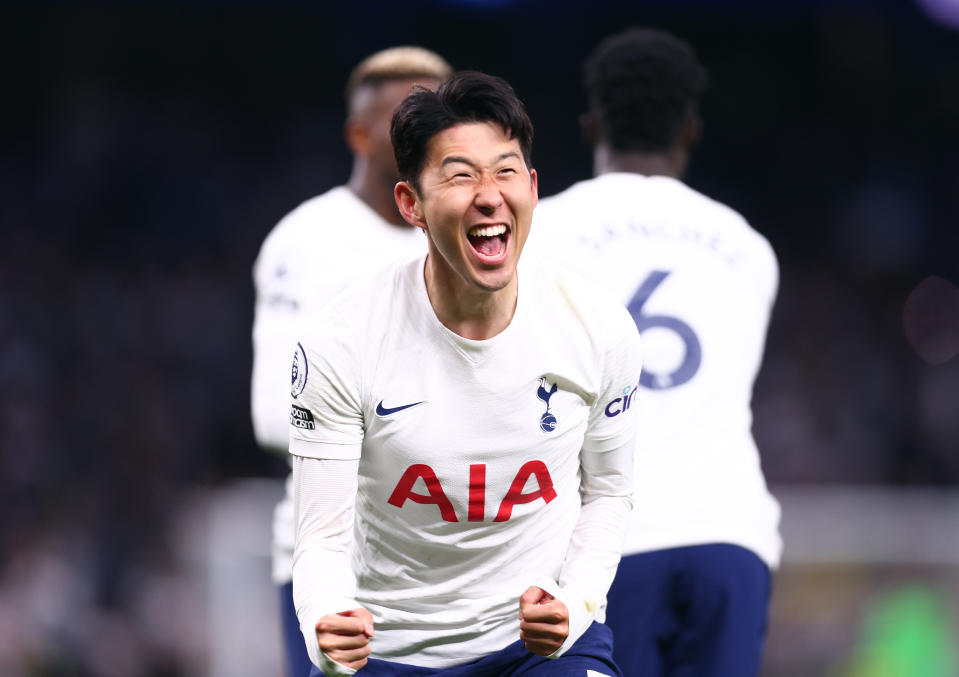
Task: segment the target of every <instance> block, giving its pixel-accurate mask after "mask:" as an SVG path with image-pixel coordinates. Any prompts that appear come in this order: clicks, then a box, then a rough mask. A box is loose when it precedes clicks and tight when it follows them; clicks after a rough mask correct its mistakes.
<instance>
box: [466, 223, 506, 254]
mask: <svg viewBox="0 0 959 677" xmlns="http://www.w3.org/2000/svg"><path fill="white" fill-rule="evenodd" d="M467 239H468V240H469V243H470V246H471V247H472V248H473V251H474V252H475V253H476V255H477V256H478V257H479V259H480V260H482V261H488V262H491V263H495V262H497V261H499V260H501V259H502V258H503V257H504V256H505V255H506V248H507V247H506V245H507V243H508V242H509V228H507V227H506V225H504V224H502V223H500V224H497V225H495V226H474V227H472V228H470V230H469V233H467Z"/></svg>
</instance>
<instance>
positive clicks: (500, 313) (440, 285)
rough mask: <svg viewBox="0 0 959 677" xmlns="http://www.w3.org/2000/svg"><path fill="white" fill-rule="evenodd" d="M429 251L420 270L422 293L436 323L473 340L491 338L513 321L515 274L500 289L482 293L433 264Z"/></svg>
mask: <svg viewBox="0 0 959 677" xmlns="http://www.w3.org/2000/svg"><path fill="white" fill-rule="evenodd" d="M437 257H438V254H436V253H435V252H433V251H431V252H430V253H429V255H428V256H427V257H426V267H425V269H424V271H423V275H424V279H425V281H426V293H427V294H428V295H429V299H430V305H432V306H433V312H435V313H436V317H437V319H438V320H439V321H440V323H441V324H442V325H443V326H444V327H446V328H447V329H449V330H450V331H452V332H453V333H454V334H457V335H459V336H462V337H463V338H467V339H472V340H474V341H482V340H485V339H489V338H493V337H494V336H496V335H497V334H499V333H500V332H502V331H503V330H504V329H506V327H508V326H509V324H510V322H511V321H512V320H513V315H514V313H515V312H516V299H517V298H518V289H519V285H518V277H519V273H516V274H515V275H514V276H513V279H512V280H511V281H510V282H509V284H507V285H506V286H505V287H503V288H502V289H499V290H497V291H492V292H491V291H486V290H484V289H478V288H476V287H473V286H470V285H468V284H467V283H466V282H465V281H464V280H463V279H462V278H461V277H459V276H458V275H456V274H455V273H452V271H450V270H449V269H448V268H446V267H445V266H440V265H436V259H437Z"/></svg>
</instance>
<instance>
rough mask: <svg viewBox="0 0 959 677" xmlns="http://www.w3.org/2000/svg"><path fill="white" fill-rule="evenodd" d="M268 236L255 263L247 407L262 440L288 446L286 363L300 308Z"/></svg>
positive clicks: (289, 277) (289, 363)
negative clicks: (251, 373) (250, 364)
mask: <svg viewBox="0 0 959 677" xmlns="http://www.w3.org/2000/svg"><path fill="white" fill-rule="evenodd" d="M281 244H282V243H281V242H279V241H277V240H273V239H268V240H267V241H266V243H265V244H264V246H263V249H262V251H261V253H260V256H259V257H258V258H257V261H256V264H255V266H254V269H253V284H254V286H255V288H256V305H255V308H254V316H253V377H252V382H251V388H250V408H251V413H252V418H253V432H254V434H255V436H256V441H257V443H259V445H260V446H262V447H265V448H268V449H273V450H276V451H282V452H286V450H287V448H288V446H289V430H290V369H291V366H292V361H293V350H294V347H295V346H296V339H295V337H296V335H297V331H298V328H299V323H300V318H301V316H302V308H301V307H300V306H301V303H300V299H299V298H298V294H297V293H296V291H297V290H296V286H295V282H294V281H293V273H292V271H289V270H286V266H287V264H286V262H285V261H284V259H283V258H282V257H281V256H280V255H279V252H278V251H277V250H278V249H279V248H281Z"/></svg>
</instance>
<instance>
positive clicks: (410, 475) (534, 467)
mask: <svg viewBox="0 0 959 677" xmlns="http://www.w3.org/2000/svg"><path fill="white" fill-rule="evenodd" d="M530 477H535V478H536V482H537V484H539V489H537V490H536V491H532V492H530V493H528V494H524V493H523V489H524V487H526V482H527V481H528V480H529V478H530ZM417 479H422V480H423V482H424V483H425V484H426V490H427V491H428V492H429V493H428V494H417V493H414V492H413V485H414V484H415V483H416V480H417ZM469 492H470V493H469V504H468V512H467V516H466V519H467V521H469V522H482V521H483V519H484V517H485V516H486V464H485V463H478V464H475V465H470V489H469ZM537 498H542V499H543V500H544V501H545V502H547V503H549V502H550V501H552V500H553V499H554V498H556V490H555V489H553V478H552V477H550V475H549V470H547V468H546V464H545V463H543V462H542V461H528V462H526V463H524V464H523V467H521V468H520V469H519V472H517V473H516V477H514V478H513V482H512V484H510V487H509V491H507V492H506V495H505V496H504V497H503V500H502V501H501V502H500V504H499V510H498V511H497V512H496V518H495V519H494V520H493V521H494V522H505V521H506V520H508V519H509V518H510V515H512V514H513V506H514V505H517V504H518V503H530V502H532V501H535V500H536V499H537ZM406 499H409V500H411V501H413V502H414V503H420V504H433V505H435V506H436V507H438V508H439V509H440V515H442V516H443V519H444V520H446V521H447V522H458V521H459V520H457V519H456V511H455V510H453V504H452V503H451V502H450V499H448V498H447V497H446V492H445V491H443V487H442V485H441V484H440V481H439V479H437V477H436V473H435V472H433V469H432V468H431V467H429V466H428V465H425V464H423V463H417V464H415V465H411V466H410V467H409V468H407V469H406V472H404V473H403V476H402V477H401V478H400V481H399V482H397V484H396V488H395V489H393V493H392V495H390V500H389V503H390V505H395V506H396V507H397V508H402V507H403V504H404V503H405V502H406Z"/></svg>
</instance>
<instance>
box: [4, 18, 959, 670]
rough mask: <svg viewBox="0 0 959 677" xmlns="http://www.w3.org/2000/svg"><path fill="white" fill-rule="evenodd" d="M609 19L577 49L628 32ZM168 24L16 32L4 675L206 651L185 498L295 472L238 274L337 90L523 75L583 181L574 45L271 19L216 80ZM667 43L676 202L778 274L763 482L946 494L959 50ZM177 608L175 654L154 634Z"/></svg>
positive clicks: (951, 431) (536, 113)
mask: <svg viewBox="0 0 959 677" xmlns="http://www.w3.org/2000/svg"><path fill="white" fill-rule="evenodd" d="M157 11H158V10H157ZM169 11H170V12H174V10H169ZM297 11H303V10H302V9H299V10H297ZM465 11H466V10H464V12H465ZM469 11H470V12H478V11H479V10H476V9H471V10H469ZM499 11H501V12H505V11H506V10H502V9H501V10H499ZM176 12H183V13H187V12H186V10H183V9H181V10H176ZM289 13H290V10H289V8H287V14H289ZM608 14H609V15H608V16H607V15H605V14H600V15H599V16H597V17H596V19H595V22H594V24H595V25H592V24H591V25H590V27H589V28H585V29H584V31H586V32H587V33H589V31H592V34H594V35H595V36H596V38H597V39H598V38H599V37H601V36H602V35H603V34H604V32H606V31H607V29H610V30H611V29H613V28H616V27H618V25H619V24H621V23H622V17H617V16H614V15H613V14H612V13H611V11H610V12H608ZM164 16H165V18H164V22H165V23H164V25H165V26H166V27H167V28H168V29H169V30H180V31H181V32H180V33H176V34H174V35H172V36H171V35H164V34H163V31H162V30H159V31H157V30H154V31H149V30H147V29H146V26H147V25H148V24H150V23H151V17H150V16H148V13H146V14H145V15H144V16H141V17H139V19H138V22H139V23H137V22H132V19H131V18H130V17H129V16H126V17H125V18H124V17H120V18H115V20H114V23H115V24H116V25H112V24H110V22H106V25H105V26H104V25H102V23H103V22H102V21H101V20H102V19H103V17H102V16H101V17H100V18H99V19H97V18H95V17H94V18H86V19H83V21H81V22H80V23H81V24H82V26H81V27H82V28H83V29H84V31H85V32H84V31H80V34H81V35H86V36H88V37H89V36H90V35H91V34H94V33H95V32H96V29H97V28H101V29H103V30H106V31H108V32H109V31H110V30H112V31H113V33H112V34H110V35H112V36H113V37H116V36H117V35H120V34H122V33H124V30H125V29H124V28H123V27H124V26H128V27H130V28H131V32H132V33H133V35H127V36H126V38H125V39H124V40H120V41H116V42H113V43H111V42H110V40H109V39H106V40H103V41H100V40H98V41H96V45H97V46H96V47H90V45H87V44H86V43H85V41H84V39H82V38H81V37H77V35H76V34H75V33H74V31H73V30H71V27H72V26H74V25H75V23H76V21H77V20H78V18H77V16H76V15H75V14H72V13H71V14H69V15H66V13H65V14H64V15H63V16H61V15H60V14H58V13H57V11H56V5H54V6H53V7H46V8H45V9H42V10H35V11H32V12H28V11H26V10H24V11H23V14H22V16H19V17H17V21H13V22H9V21H8V22H7V27H6V28H5V29H3V31H4V32H5V33H9V35H7V37H8V38H9V40H6V41H5V42H6V47H4V49H5V50H10V49H13V50H16V49H18V48H21V47H22V48H23V50H24V53H23V57H24V58H23V61H22V62H21V63H24V64H25V65H24V68H23V70H22V71H20V72H18V73H16V74H14V82H15V83H20V84H22V85H23V86H24V87H25V91H27V92H28V95H29V99H27V100H25V101H24V102H22V105H21V106H20V107H18V108H14V109H12V110H9V109H8V110H5V111H4V112H3V113H2V116H3V118H2V119H3V123H4V124H3V126H4V127H5V130H4V136H5V137H6V136H7V135H9V137H10V138H9V139H8V140H5V142H4V144H3V148H0V223H2V245H0V514H2V515H3V519H2V520H0V673H2V674H4V675H12V676H15V675H61V674H63V675H134V674H142V675H178V674H184V673H183V667H182V660H183V659H182V654H183V652H184V651H192V650H195V647H190V646H189V639H188V638H189V636H190V632H189V628H190V623H191V620H190V619H189V618H184V617H182V616H184V615H185V614H184V613H183V609H189V608H191V606H190V603H189V602H190V601H189V600H186V599H182V596H183V591H181V590H178V589H177V588H176V586H175V585H172V584H170V580H171V577H172V576H174V575H175V573H176V571H175V569H176V566H177V563H176V562H175V561H174V558H173V556H172V554H171V548H170V538H171V536H170V529H171V524H170V516H171V514H173V513H174V512H175V511H176V508H177V506H178V505H179V503H180V502H181V501H182V500H184V497H185V496H186V495H187V494H188V492H189V491H191V490H192V489H193V488H194V487H196V486H211V487H212V486H217V485H219V484H222V483H225V482H229V481H230V480H231V479H233V478H237V477H245V476H268V477H280V476H282V474H283V473H284V462H283V460H282V459H279V458H271V457H269V456H267V455H266V454H265V453H263V452H262V451H260V450H259V449H257V448H256V446H255V444H254V442H253V438H252V431H251V426H250V421H249V376H250V359H251V350H250V327H251V323H252V303H253V298H252V285H251V281H250V272H251V266H252V263H253V259H254V257H255V255H256V252H257V249H258V247H259V244H260V242H261V241H262V238H263V237H264V236H265V235H266V233H267V232H268V230H269V229H270V228H271V227H272V225H273V224H274V223H275V222H276V220H277V219H278V218H279V217H281V216H282V215H283V214H284V213H285V212H286V211H288V210H289V209H290V208H291V207H292V206H294V205H295V204H297V203H298V202H299V201H301V200H303V199H306V198H307V197H310V196H312V195H315V194H318V193H319V192H321V191H323V190H325V189H327V188H329V187H331V186H332V185H335V184H337V183H340V182H342V181H343V180H344V179H345V178H346V172H347V167H348V160H347V155H346V150H345V148H344V147H343V144H342V142H341V122H342V114H343V103H342V95H341V89H342V88H341V83H342V82H343V79H344V77H345V73H346V72H347V71H348V69H349V68H350V67H351V66H352V65H353V64H354V63H355V61H356V59H357V58H358V57H359V56H362V55H363V54H364V53H366V52H368V51H371V50H372V49H375V48H380V47H383V46H387V45H389V44H395V43H396V42H398V41H401V42H414V41H418V42H422V43H424V44H426V46H429V47H432V48H436V49H437V50H438V51H440V52H441V53H443V54H444V55H445V56H447V58H448V59H449V60H450V61H451V62H452V63H453V64H454V66H460V67H481V68H485V69H487V70H490V71H491V72H495V73H497V74H500V75H503V76H505V77H507V78H509V79H511V80H512V81H513V82H514V85H515V86H516V88H517V91H518V93H519V94H520V96H521V98H524V100H526V102H527V105H528V107H529V109H530V113H531V116H532V118H533V122H534V124H536V123H537V122H538V120H543V126H542V128H540V129H538V136H537V139H536V142H535V144H534V163H535V164H536V165H537V167H538V168H539V171H540V175H541V181H542V184H541V188H542V192H543V194H550V193H553V192H557V191H558V190H560V189H562V188H563V187H565V185H567V184H568V183H569V182H571V181H574V180H577V179H580V178H586V177H587V176H588V174H589V172H590V167H589V165H588V154H587V151H586V149H585V146H583V144H582V143H581V141H580V139H579V138H578V136H577V135H576V126H575V125H576V116H577V115H578V114H579V113H580V112H581V110H582V108H581V107H580V106H581V102H580V100H579V99H578V98H577V97H574V96H572V95H570V94H569V91H570V89H571V88H572V87H573V83H575V82H576V78H577V77H578V71H577V70H576V68H577V61H578V59H579V58H580V56H581V55H582V54H584V53H585V51H586V50H587V49H588V48H589V47H591V46H592V42H590V41H587V40H586V39H585V38H584V37H581V38H580V41H579V42H581V43H582V44H581V45H579V43H575V44H576V45H578V46H581V47H582V49H581V50H580V51H579V52H576V51H575V50H573V53H567V54H565V55H563V56H557V58H556V59H555V60H554V61H550V60H549V59H546V58H545V57H544V56H543V53H547V54H548V53H549V50H558V44H559V43H558V42H549V40H548V38H546V37H542V36H537V35H533V34H526V35H523V34H521V33H520V31H521V30H523V29H524V28H527V27H529V26H527V24H525V23H523V22H518V23H517V24H516V25H514V26H513V27H512V29H511V30H509V31H505V32H504V35H502V36H500V38H498V39H500V40H502V41H503V46H504V47H505V46H506V45H510V44H512V47H511V49H513V50H514V52H513V54H515V47H516V44H518V42H512V43H511V42H510V41H511V40H513V41H519V40H522V41H524V42H527V43H530V47H531V49H532V48H536V49H532V51H534V52H535V51H537V50H540V53H539V56H537V57H530V58H529V60H527V61H519V60H510V59H506V58H504V59H503V60H502V61H496V60H491V61H489V62H488V63H487V62H483V61H482V60H480V59H478V57H476V55H475V50H478V49H479V47H475V46H474V47H469V46H463V45H457V42H456V39H455V32H456V30H461V29H460V28H457V29H455V30H451V31H449V33H448V34H441V33H436V34H433V35H436V36H437V37H436V38H435V39H434V40H430V39H429V36H427V35H419V34H416V33H415V32H412V30H413V29H412V28H410V30H411V33H410V34H409V35H407V36H404V37H403V39H402V40H395V39H393V40H390V39H387V38H386V37H385V35H388V34H386V33H384V31H382V30H380V31H373V32H372V33H371V34H370V35H369V36H367V42H365V43H363V44H359V45H356V46H354V47H352V48H351V49H350V50H346V51H345V52H344V53H342V54H339V53H338V54H334V53H332V52H331V50H332V49H333V48H332V47H329V46H324V44H322V41H321V40H317V41H316V43H315V44H313V45H312V46H303V47H301V48H299V51H297V52H296V53H295V54H292V53H291V52H290V51H289V49H287V51H285V52H284V51H283V43H284V34H283V30H282V29H283V27H284V26H287V27H290V26H292V25H293V24H295V23H297V21H298V18H297V16H293V17H290V16H287V17H286V22H287V23H286V24H278V25H277V26H273V28H274V30H272V31H271V30H264V31H263V32H262V34H260V35H259V40H260V42H261V43H262V44H260V43H257V44H256V50H255V51H254V54H253V55H250V54H248V53H247V51H246V50H247V49H249V48H250V44H251V43H249V42H247V43H245V44H243V45H239V44H238V45H237V46H236V49H235V50H234V51H229V52H228V53H227V52H223V53H218V56H215V58H213V61H214V63H215V64H219V65H218V66H216V67H212V66H209V65H202V64H201V63H200V61H201V60H202V59H204V57H205V54H206V52H205V51H204V50H205V49H208V48H209V49H218V50H221V51H222V50H224V49H225V48H224V45H227V44H229V40H227V39H226V38H224V37H223V36H222V34H219V37H218V38H216V39H215V40H214V42H215V47H209V46H208V45H207V44H206V43H205V42H204V40H205V38H204V34H203V33H202V31H200V30H199V29H196V30H194V32H192V33H191V32H190V31H189V30H187V29H186V28H182V29H177V26H179V24H178V23H177V22H176V21H175V20H174V19H172V18H170V17H168V16H166V15H164ZM456 16H457V15H455V13H453V12H451V13H450V17H453V18H450V19H449V20H450V21H453V19H454V18H456ZM7 18H8V19H9V18H11V16H7ZM300 18H302V17H300ZM341 18H342V17H341ZM353 18H355V17H353ZM467 18H469V17H467ZM202 20H203V21H204V22H205V23H204V24H203V25H204V26H206V27H207V29H208V30H210V31H211V32H212V31H213V26H214V25H217V24H218V22H217V21H214V20H213V19H212V18H211V15H210V12H207V13H206V14H204V15H203V17H202ZM312 20H313V21H315V22H320V23H322V22H323V21H324V17H320V16H314V17H312ZM487 20H488V21H490V20H489V19H487ZM636 20H637V21H638V20H639V19H636ZM244 21H245V23H244ZM123 22H127V23H123ZM131 22H132V24H131ZM236 22H238V23H239V24H242V26H245V27H248V26H249V24H250V23H253V22H254V18H251V17H250V16H249V15H247V16H246V18H245V19H237V20H236ZM604 22H605V23H604ZM227 23H228V22H227ZM660 23H661V24H664V25H666V26H668V27H670V28H672V29H674V30H675V31H676V32H677V33H679V34H681V35H684V36H685V37H687V38H688V39H690V41H691V42H692V43H693V44H694V45H696V46H697V47H698V48H699V50H700V53H701V56H702V57H703V60H704V61H705V62H706V63H707V65H709V66H710V69H711V71H712V82H713V86H712V90H711V93H710V94H709V95H708V96H707V104H706V109H705V111H704V113H705V117H706V138H705V143H704V145H703V147H702V149H701V151H700V152H699V154H698V155H694V158H693V164H692V172H691V174H690V176H689V183H690V184H691V185H693V187H695V188H698V189H700V190H702V191H703V192H705V193H707V194H710V195H713V196H715V197H716V198H717V199H720V200H722V201H724V202H726V203H728V204H730V205H732V206H734V207H736V208H737V209H739V210H740V211H741V212H742V213H743V214H744V215H745V216H746V217H747V219H749V220H750V221H751V222H752V223H753V225H755V226H756V227H757V229H758V230H760V231H761V232H763V233H764V234H766V236H767V237H768V238H769V239H770V241H771V242H772V244H773V246H774V247H775V249H776V251H777V254H778V256H779V259H780V265H781V273H782V277H781V285H780V295H779V300H778V303H777V306H776V309H775V313H774V316H773V322H772V326H771V330H770V338H769V342H768V351H767V356H766V360H765V363H764V366H763V369H762V372H761V374H760V377H759V381H758V383H757V390H756V395H755V433H756V437H757V441H758V443H759V446H760V450H761V453H762V458H763V465H764V469H765V472H766V476H767V478H769V480H770V483H771V484H772V486H773V488H774V489H775V486H776V485H777V484H786V483H875V484H885V485H905V484H937V485H953V486H954V485H956V484H957V483H959V410H957V408H959V359H957V358H956V357H955V355H956V353H957V352H959V301H957V299H959V287H957V286H956V285H957V284H959V265H957V262H959V235H957V233H959V228H957V227H956V226H957V223H959V152H957V151H959V89H957V88H956V86H955V83H956V82H959V48H957V42H959V36H957V35H956V34H955V33H949V32H948V31H946V29H943V28H938V27H935V26H934V25H932V24H930V23H928V22H927V20H925V19H923V18H922V17H920V16H913V15H912V14H911V13H906V14H905V15H896V14H893V15H892V17H891V18H890V17H887V18H882V17H881V16H880V15H878V14H877V15H875V16H873V15H865V16H864V15H859V14H853V15H846V14H838V15H837V16H828V17H817V16H812V15H807V14H800V15H798V16H793V17H789V16H778V17H777V16H773V17H766V18H765V19H761V18H760V17H758V16H750V17H746V18H745V19H744V20H743V21H742V22H740V23H736V24H733V23H732V22H731V23H730V25H728V26H726V28H728V29H729V30H728V31H725V34H724V35H717V34H714V33H711V32H710V28H709V26H708V25H707V23H708V22H707V21H706V20H700V21H698V22H697V21H692V20H690V21H687V22H684V21H683V20H682V17H677V16H671V18H670V16H666V17H665V20H664V21H662V22H660ZM133 24H135V25H133ZM401 27H402V26H401ZM230 28H231V26H229V25H227V26H226V27H223V28H222V30H224V31H226V32H227V34H230ZM232 28H233V29H236V28H237V26H232ZM301 30H302V29H301ZM331 30H333V29H332V28H331V27H330V26H328V25H324V27H322V28H321V29H318V32H320V33H321V34H323V35H326V34H328V33H329V32H330V31H331ZM138 31H143V32H142V33H138ZM730 33H732V35H730ZM737 36H738V39H737ZM301 37H302V35H301ZM174 39H175V40H179V41H180V43H178V44H179V46H178V47H175V48H174V47H171V45H172V44H173V43H174V42H175V40H174ZM538 40H539V41H540V42H542V44H539V42H538ZM556 40H558V38H556ZM736 45H738V47H736ZM444 47H445V49H444ZM88 48H89V50H88ZM272 49H275V50H277V51H278V53H279V56H278V55H277V53H273V55H272V56H270V54H269V53H270V51H271V50H272ZM468 49H472V50H474V51H473V52H469V51H466V50H468ZM91 50H92V51H91ZM151 50H152V51H151ZM166 50H170V52H171V53H169V54H168V53H167V51H166ZM178 50H179V51H178ZM183 50H186V51H187V52H188V53H189V56H184V54H183V53H182V52H183ZM492 51H495V50H492ZM173 52H177V53H173ZM554 53H558V52H555V51H554ZM158 54H159V55H161V56H157V55H158ZM310 54H313V59H315V61H314V62H312V63H309V64H306V65H304V66H303V68H302V70H301V71H296V70H295V69H294V65H295V64H293V63H292V62H293V61H294V60H295V59H294V57H295V58H299V57H300V56H302V55H310ZM151 55H152V56H151ZM354 56H355V57H356V58H354ZM166 59H170V60H171V61H172V62H173V64H174V65H172V66H171V67H170V68H171V70H170V71H166V70H164V62H165V60H166ZM193 59H195V60H196V61H197V64H196V67H197V68H198V69H199V70H200V71H201V74H200V75H197V74H196V73H191V72H190V69H191V66H192V65H194V64H193V61H192V60H193ZM271 59H272V60H271ZM284 59H286V60H285V61H284ZM264 61H265V62H266V64H265V65H264V63H263V62H264ZM15 63H16V62H15ZM551 66H552V67H553V68H554V70H553V71H549V72H544V69H547V68H550V67H551ZM218 68H223V69H226V70H229V75H225V76H223V77H220V71H219V70H217V69H218ZM271 68H273V69H275V71H271V70H270V69H271ZM291 69H292V70H291ZM234 71H237V72H234ZM242 71H246V72H250V73H253V74H254V76H255V77H253V76H251V77H252V79H251V80H250V81H247V80H246V79H245V78H244V77H243V72H242ZM204 73H205V74H206V76H209V78H208V79H204V78H205V77H206V76H205V75H204ZM271 74H275V75H276V79H275V80H271V78H270V75H271ZM268 81H269V82H268ZM540 81H542V82H544V83H545V84H547V85H549V84H550V83H557V87H553V88H552V89H551V88H550V87H545V86H544V87H537V86H536V83H537V82H540ZM558 83H566V84H565V85H559V84H558ZM563 86H565V88H566V93H565V94H564V92H563V91H556V90H558V89H561V88H562V87H563ZM15 87H16V84H15ZM285 88H288V89H285ZM307 89H308V90H309V92H308V93H304V90H307ZM293 90H296V93H290V92H292V91H293ZM547 90H548V91H547ZM564 97H565V98H564ZM264 98H269V99H270V103H269V104H267V103H265V102H264V100H263V99H264ZM547 117H548V118H549V119H548V120H547ZM562 118H566V120H565V122H563V123H562V124H561V123H560V122H558V120H561V119H562ZM337 227H348V224H337ZM266 546H267V544H266V543H264V548H265V547H266ZM787 549H788V544H787ZM178 600H179V601H182V602H183V604H182V605H178V603H177V602H178ZM177 609H179V610H180V611H176V610H177ZM171 614H172V617H173V618H174V619H176V618H177V614H180V616H181V617H180V618H179V621H180V622H179V625H178V630H177V632H171V631H170V627H168V626H167V627H157V618H158V617H160V618H170V615H171ZM193 622H195V621H193ZM184 644H186V645H187V648H186V649H184Z"/></svg>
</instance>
